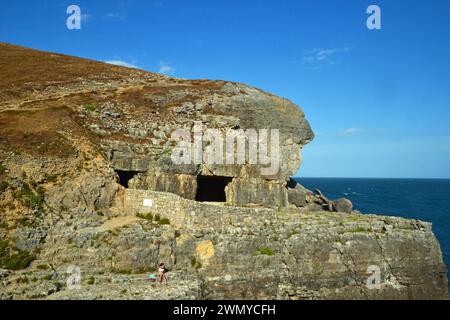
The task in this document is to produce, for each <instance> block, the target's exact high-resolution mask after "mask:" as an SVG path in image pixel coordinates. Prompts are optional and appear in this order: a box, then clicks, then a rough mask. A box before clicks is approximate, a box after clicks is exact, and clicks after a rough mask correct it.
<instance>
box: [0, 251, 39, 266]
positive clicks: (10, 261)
mask: <svg viewBox="0 0 450 320" xmlns="http://www.w3.org/2000/svg"><path fill="white" fill-rule="evenodd" d="M34 260H36V256H35V255H34V254H30V253H29V252H27V251H23V250H20V251H19V252H18V253H14V254H12V255H11V256H9V257H5V258H4V259H3V267H4V268H6V269H8V270H15V271H16V270H22V269H26V268H28V267H29V266H30V264H31V263H32V262H33V261H34Z"/></svg>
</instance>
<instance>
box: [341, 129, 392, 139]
mask: <svg viewBox="0 0 450 320" xmlns="http://www.w3.org/2000/svg"><path fill="white" fill-rule="evenodd" d="M388 132H390V130H389V129H384V128H374V129H372V128H371V129H364V128H347V129H344V130H342V131H339V132H338V133H337V135H338V136H340V137H349V136H366V135H375V134H384V133H388Z"/></svg>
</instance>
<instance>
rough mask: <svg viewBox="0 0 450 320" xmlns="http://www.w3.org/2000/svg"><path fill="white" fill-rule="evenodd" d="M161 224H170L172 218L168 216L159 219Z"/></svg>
mask: <svg viewBox="0 0 450 320" xmlns="http://www.w3.org/2000/svg"><path fill="white" fill-rule="evenodd" d="M159 224H160V225H163V224H170V220H169V219H167V218H161V219H160V220H159Z"/></svg>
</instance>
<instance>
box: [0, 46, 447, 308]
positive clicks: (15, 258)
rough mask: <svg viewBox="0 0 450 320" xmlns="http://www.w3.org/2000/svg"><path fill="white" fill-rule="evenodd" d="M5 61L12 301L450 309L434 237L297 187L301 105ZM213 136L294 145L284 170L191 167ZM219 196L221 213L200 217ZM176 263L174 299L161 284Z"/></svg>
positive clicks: (285, 152)
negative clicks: (191, 140)
mask: <svg viewBox="0 0 450 320" xmlns="http://www.w3.org/2000/svg"><path fill="white" fill-rule="evenodd" d="M0 56H1V59H2V64H1V65H0V74H1V75H2V77H0V79H1V80H0V101H1V102H0V124H1V126H0V298H1V299H119V298H120V299H122V298H124V299H159V298H160V299H216V298H229V299H240V298H247V299H275V298H276V299H334V298H345V299H354V298H357V299H358V298H361V299H365V298H379V299H387V298H410V299H419V298H420V299H427V298H445V297H446V295H447V274H446V272H447V270H446V267H445V265H444V263H443V259H442V254H441V251H440V247H439V243H438V242H437V240H436V238H435V236H434V235H433V233H432V229H431V224H429V223H426V222H421V221H416V220H406V219H401V218H393V217H384V216H375V215H363V214H359V213H357V212H355V211H352V206H351V203H348V202H347V201H345V200H339V201H334V202H333V201H331V200H329V199H327V198H326V196H325V195H323V194H321V193H320V191H316V192H311V191H309V190H306V189H304V188H301V186H296V185H293V186H290V185H289V184H290V183H289V177H290V176H291V175H292V174H293V173H294V172H295V171H296V170H297V169H298V167H299V165H300V163H301V155H300V151H301V149H302V147H303V145H304V144H306V143H308V142H309V141H310V140H311V139H312V138H313V134H312V131H311V129H310V127H309V124H308V122H307V121H306V120H305V118H304V115H303V113H302V111H301V110H300V109H299V108H298V107H297V106H295V105H294V104H292V103H291V102H289V101H288V100H286V99H282V98H279V97H276V96H273V95H271V94H268V93H265V92H263V91H261V90H258V89H255V88H252V87H249V86H246V85H242V84H237V83H231V82H225V81H209V80H181V79H175V78H169V77H165V76H162V75H158V74H153V73H148V72H143V71H140V70H133V69H126V68H120V67H116V66H110V65H106V64H102V63H98V62H93V61H87V60H83V59H77V58H72V57H67V56H62V55H56V54H48V53H42V52H37V51H33V50H30V49H25V48H20V47H15V46H10V45H6V44H0ZM197 121H201V122H202V123H203V125H205V126H207V127H212V128H217V129H219V130H220V132H226V131H228V130H232V131H236V130H239V129H249V128H255V129H262V128H266V129H268V128H272V129H280V135H281V139H280V143H281V156H282V157H281V170H279V172H277V174H276V175H274V176H270V177H263V176H261V171H260V169H261V166H260V165H251V164H249V163H245V164H242V165H232V166H225V165H214V166H212V165H195V164H186V165H181V166H179V165H175V164H174V163H173V161H171V158H170V152H171V150H172V147H173V142H172V141H171V140H170V136H171V133H172V132H173V130H174V129H175V128H186V129H189V130H191V129H192V127H193V126H194V125H195V123H196V122H197ZM199 177H201V178H199ZM216 178H220V179H219V180H217V179H216ZM208 179H209V180H208ZM214 179H216V180H214ZM213 185H214V186H215V188H216V187H217V188H219V187H220V188H222V191H223V198H224V199H222V203H221V204H218V203H215V204H208V201H207V200H208V199H207V197H206V198H202V199H205V201H206V203H200V202H197V201H194V200H195V199H197V198H198V197H199V196H204V195H199V194H198V190H206V191H208V189H211V187H212V186H213ZM220 188H219V189H220ZM161 191H163V192H161ZM214 191H217V190H216V189H214ZM212 193H213V194H215V195H217V192H212ZM144 204H145V206H144ZM324 210H328V211H324ZM161 261H164V262H165V263H166V265H168V266H169V269H170V270H171V271H170V272H169V274H168V277H169V285H168V286H163V287H160V286H159V285H155V284H152V283H149V282H148V281H147V275H148V274H149V273H155V270H154V269H155V267H156V265H157V264H158V263H159V262H161ZM370 266H376V267H377V268H378V269H379V271H380V277H381V286H380V288H378V289H370V288H369V287H368V286H367V280H368V278H369V276H370V274H369V273H368V268H369V267H370ZM77 275H79V276H80V278H79V279H80V281H79V283H78V282H77V281H75V282H76V283H78V285H79V286H76V288H73V287H72V285H73V281H74V279H75V280H76V279H77ZM74 277H75V278H74Z"/></svg>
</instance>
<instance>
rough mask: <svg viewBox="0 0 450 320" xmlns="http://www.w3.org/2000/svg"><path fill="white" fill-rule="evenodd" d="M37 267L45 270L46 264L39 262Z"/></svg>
mask: <svg viewBox="0 0 450 320" xmlns="http://www.w3.org/2000/svg"><path fill="white" fill-rule="evenodd" d="M37 268H38V269H39V270H47V269H48V265H46V264H40V265H38V266H37Z"/></svg>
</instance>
